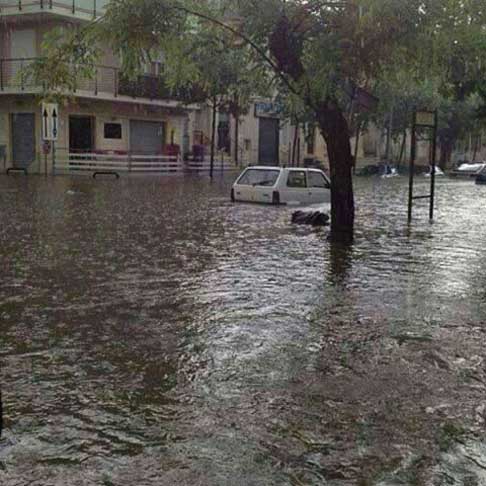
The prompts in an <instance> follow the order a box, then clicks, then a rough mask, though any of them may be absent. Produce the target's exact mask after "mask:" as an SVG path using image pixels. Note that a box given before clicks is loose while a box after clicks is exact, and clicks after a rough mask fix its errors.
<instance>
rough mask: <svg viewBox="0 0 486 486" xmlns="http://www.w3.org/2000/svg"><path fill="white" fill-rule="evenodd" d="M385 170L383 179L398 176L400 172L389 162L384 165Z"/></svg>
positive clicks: (382, 175)
mask: <svg viewBox="0 0 486 486" xmlns="http://www.w3.org/2000/svg"><path fill="white" fill-rule="evenodd" d="M383 169H384V172H383V173H382V174H381V178H382V179H389V178H390V177H398V176H399V175H400V174H399V173H398V170H397V169H396V167H392V166H391V165H389V164H386V165H385V166H384V167H383Z"/></svg>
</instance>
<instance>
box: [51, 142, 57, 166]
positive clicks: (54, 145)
mask: <svg viewBox="0 0 486 486" xmlns="http://www.w3.org/2000/svg"><path fill="white" fill-rule="evenodd" d="M55 170H56V142H54V140H53V141H52V173H53V174H54V173H55Z"/></svg>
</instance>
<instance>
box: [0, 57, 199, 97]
mask: <svg viewBox="0 0 486 486" xmlns="http://www.w3.org/2000/svg"><path fill="white" fill-rule="evenodd" d="M36 60H37V59H36V58H29V59H27V58H26V59H1V58H0V92H1V91H13V92H18V91H26V90H29V89H30V90H32V89H38V88H40V86H36V85H35V83H34V81H33V80H32V77H31V76H29V74H28V72H27V71H26V68H28V67H29V66H31V65H32V64H33V63H34V62H35V61H36ZM72 70H73V71H74V74H75V75H76V76H75V79H76V83H75V86H74V87H73V88H74V93H76V92H78V91H80V92H83V93H88V94H90V95H94V96H98V95H107V96H114V97H117V96H129V97H130V98H134V99H136V98H145V99H150V100H173V101H187V102H195V101H203V100H204V98H205V96H204V93H203V92H202V90H200V89H198V88H185V89H184V88H180V89H170V88H169V87H168V86H167V83H166V82H165V81H164V78H163V77H162V76H151V75H141V76H138V77H137V78H136V79H128V78H126V77H124V76H122V75H121V73H120V70H119V69H118V68H116V67H111V66H102V65H97V66H94V68H93V70H92V71H93V73H92V76H91V77H87V76H84V77H83V75H82V72H81V71H82V70H81V69H80V67H79V66H76V65H73V66H72ZM77 73H79V75H78V74H77Z"/></svg>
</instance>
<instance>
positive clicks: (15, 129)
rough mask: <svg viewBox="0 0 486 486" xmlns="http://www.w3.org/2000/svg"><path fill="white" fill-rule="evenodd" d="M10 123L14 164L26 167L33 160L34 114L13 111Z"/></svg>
mask: <svg viewBox="0 0 486 486" xmlns="http://www.w3.org/2000/svg"><path fill="white" fill-rule="evenodd" d="M11 124H12V157H13V163H14V166H15V167H22V168H27V167H29V165H30V164H32V162H34V160H35V114H34V113H14V114H12V118H11Z"/></svg>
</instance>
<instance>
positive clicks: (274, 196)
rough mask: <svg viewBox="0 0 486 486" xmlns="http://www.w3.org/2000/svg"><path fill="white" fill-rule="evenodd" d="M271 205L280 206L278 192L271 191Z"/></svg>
mask: <svg viewBox="0 0 486 486" xmlns="http://www.w3.org/2000/svg"><path fill="white" fill-rule="evenodd" d="M272 204H280V193H279V192H278V191H273V194H272Z"/></svg>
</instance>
